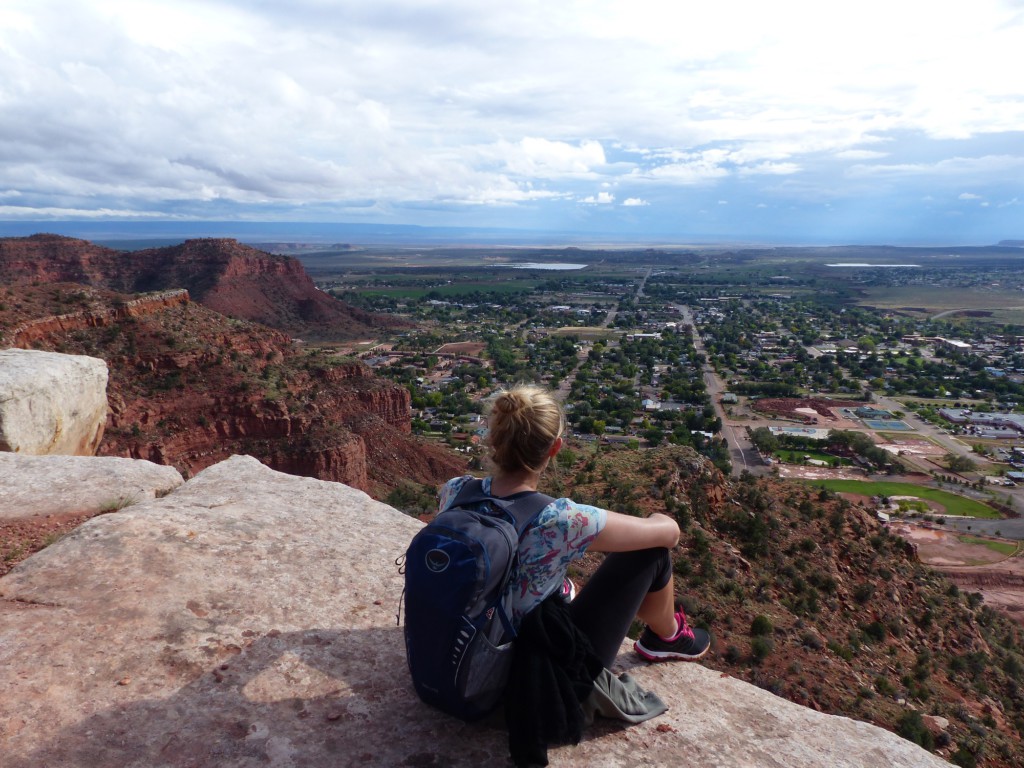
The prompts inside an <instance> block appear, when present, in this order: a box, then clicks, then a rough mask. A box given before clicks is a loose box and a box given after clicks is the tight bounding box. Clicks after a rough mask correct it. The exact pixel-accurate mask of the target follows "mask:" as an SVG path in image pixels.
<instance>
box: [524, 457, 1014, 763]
mask: <svg viewBox="0 0 1024 768" xmlns="http://www.w3.org/2000/svg"><path fill="white" fill-rule="evenodd" d="M592 451H593V449H592V448H590V447H588V448H587V449H582V450H581V449H577V450H576V451H571V450H570V451H569V452H568V453H567V454H566V455H565V456H562V457H561V459H562V460H561V461H560V462H559V466H557V467H555V468H553V471H552V472H551V477H549V478H548V480H547V485H546V486H545V487H543V488H542V490H545V491H546V492H548V493H553V494H564V495H569V496H572V497H573V498H575V499H577V500H579V501H584V502H590V503H595V504H599V505H602V506H605V507H607V508H610V509H616V510H620V511H625V512H630V513H634V514H649V513H650V512H654V511H660V512H665V513H667V514H670V515H673V516H675V518H676V519H677V520H678V521H679V523H680V525H681V527H682V529H683V537H682V545H681V546H680V548H679V549H678V550H677V552H676V553H675V569H676V582H677V594H679V595H681V596H682V597H683V600H684V604H685V606H686V608H687V609H688V612H689V614H690V616H691V617H692V619H693V621H694V622H695V623H697V624H699V625H701V626H705V627H707V628H708V629H710V630H711V632H712V633H713V635H714V639H715V645H714V651H715V652H714V654H713V655H712V656H711V657H710V659H708V660H706V661H705V662H704V663H705V664H708V665H711V666H713V667H715V668H718V669H721V670H722V671H723V672H726V673H728V674H731V675H735V676H737V677H741V678H743V679H745V680H748V681H750V682H753V683H755V684H757V685H759V686H761V687H763V688H766V689H768V690H770V691H772V692H773V693H776V694H778V695H779V696H783V697H785V698H787V699H790V700H792V701H795V702H798V703H801V704H804V705H806V706H808V707H812V708H814V709H818V710H822V711H827V712H832V713H836V714H843V715H848V716H850V717H855V718H858V719H862V720H867V721H870V722H872V723H875V724H877V725H880V726H883V727H885V728H888V729H890V730H893V731H895V732H897V733H900V734H901V735H903V736H904V737H906V738H908V739H911V740H912V741H915V742H917V743H919V744H921V745H923V746H925V747H927V748H929V749H933V750H936V751H938V752H939V753H940V754H942V755H944V756H946V757H947V758H948V759H951V760H952V761H953V762H954V763H955V764H957V765H961V766H972V765H984V766H1018V765H1022V764H1024V747H1022V746H1021V742H1020V737H1021V735H1022V733H1024V693H1022V690H1021V687H1020V680H1021V675H1022V673H1024V657H1022V655H1021V631H1020V628H1019V627H1018V626H1016V625H1015V624H1013V623H1012V622H1010V621H1009V620H1008V619H1006V618H1005V617H1004V616H1003V615H1002V614H1000V613H997V612H996V611H994V610H992V609H990V608H988V607H986V606H985V605H984V604H983V603H982V600H981V596H980V595H978V594H974V593H970V594H968V593H963V592H961V591H960V590H959V589H958V588H957V587H956V586H955V585H954V584H953V583H952V582H950V581H949V580H947V579H946V578H945V577H944V576H943V575H941V574H939V573H937V572H936V571H934V570H932V569H930V568H928V567H927V566H924V565H922V564H921V563H920V562H918V561H917V560H916V559H915V557H914V555H913V550H912V548H911V547H909V546H908V545H907V544H906V543H905V542H904V541H903V540H902V539H900V538H898V537H896V536H893V535H890V534H889V533H888V532H887V530H886V529H885V528H884V527H883V526H882V525H881V524H880V523H879V522H878V521H877V520H876V519H875V518H874V516H873V514H872V513H871V511H870V510H868V509H866V508H864V507H862V506H859V505H855V504H851V503H850V502H848V501H846V500H844V499H842V498H839V497H838V496H837V495H836V494H835V493H833V492H831V491H828V490H824V489H818V488H811V487H808V486H805V485H802V484H799V483H793V482H787V481H783V480H777V479H755V478H753V477H751V476H746V475H745V476H743V477H742V478H740V479H739V480H738V481H729V480H727V479H726V478H724V477H723V476H722V475H721V474H720V473H719V472H718V471H717V470H716V469H715V468H714V467H713V466H712V465H711V464H710V463H709V462H708V461H707V460H706V459H704V458H702V457H699V456H697V455H696V454H694V453H693V452H692V451H690V450H689V449H685V448H676V447H664V448H659V449H656V450H653V451H649V452H637V451H629V450H607V449H603V450H602V451H601V452H599V453H596V454H595V453H592ZM598 557H599V556H598V555H588V556H587V558H586V560H587V565H586V566H585V567H584V568H583V569H581V571H580V572H579V573H578V574H577V575H578V576H579V577H580V578H585V575H586V571H587V570H589V569H590V568H592V567H594V564H595V563H596V562H597V558H598ZM946 721H948V725H946Z"/></svg>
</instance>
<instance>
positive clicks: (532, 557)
mask: <svg viewBox="0 0 1024 768" xmlns="http://www.w3.org/2000/svg"><path fill="white" fill-rule="evenodd" d="M472 479H473V476H472V475H463V476H462V477H455V478H452V479H451V480H449V481H448V482H447V483H445V484H444V486H442V488H441V499H440V508H441V509H442V510H443V509H446V508H447V507H448V505H449V504H450V503H451V502H452V501H453V500H454V499H455V497H456V496H457V495H458V493H459V491H460V490H462V486H463V485H465V484H466V482H467V481H469V480H472ZM483 489H484V493H490V492H491V478H489V477H487V478H484V488H483ZM478 506H479V507H481V508H486V506H487V505H486V502H481V503H480V504H479V505H478ZM607 519H608V513H607V512H606V511H605V510H603V509H601V508H600V507H592V506H590V505H589V504H577V503H576V502H575V501H573V500H572V499H555V500H554V501H553V502H551V503H550V504H548V505H547V506H546V507H544V509H542V510H541V512H540V514H539V515H538V516H537V519H536V521H535V522H534V524H533V525H532V526H530V527H529V528H527V529H526V533H525V534H524V535H523V539H522V543H521V544H520V546H519V565H518V568H517V571H516V572H515V573H513V574H512V580H511V582H510V583H509V591H508V594H507V595H506V599H507V603H506V608H508V609H509V610H510V613H511V616H512V623H513V625H515V626H516V627H518V626H519V622H520V620H521V619H522V618H523V616H525V615H526V614H527V613H529V612H530V611H531V610H533V608H534V607H535V606H537V605H538V604H540V603H541V602H543V600H544V599H545V598H546V597H547V596H548V595H550V594H552V593H553V592H555V590H557V589H559V588H561V586H562V581H563V579H565V571H566V569H567V568H568V567H569V563H571V562H572V561H573V560H577V559H579V558H580V557H582V556H583V553H584V552H586V551H587V547H589V546H590V543H591V542H592V541H593V540H594V539H595V538H596V537H597V534H599V533H600V532H601V531H602V530H603V529H604V525H605V522H606V521H607Z"/></svg>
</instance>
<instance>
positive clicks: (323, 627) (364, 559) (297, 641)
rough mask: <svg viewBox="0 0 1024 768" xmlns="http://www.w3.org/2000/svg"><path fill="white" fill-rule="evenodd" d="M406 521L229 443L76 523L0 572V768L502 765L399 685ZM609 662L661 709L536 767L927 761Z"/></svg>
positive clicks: (693, 680)
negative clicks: (169, 487) (180, 477)
mask: <svg viewBox="0 0 1024 768" xmlns="http://www.w3.org/2000/svg"><path fill="white" fill-rule="evenodd" d="M419 526H420V523H418V522H417V521H415V520H413V519H411V518H409V517H406V516H404V515H402V514H400V513H399V512H397V511H395V510H394V509H392V508H390V507H388V506H386V505H384V504H381V503H378V502H375V501H373V500H372V499H370V498H369V497H368V496H366V495H365V494H363V493H361V492H359V491H356V490H353V489H351V488H348V487H346V486H343V485H339V484H336V483H330V482H325V481H319V480H312V479H308V478H298V477H293V476H289V475H284V474H281V473H277V472H274V471H272V470H270V469H268V468H266V467H264V466H263V465H261V464H260V463H259V462H257V461H256V460H254V459H251V458H248V457H234V458H232V459H230V460H228V461H225V462H222V463H220V464H217V465H215V466H213V467H211V468H209V469H207V470H205V471H203V472H202V473H200V474H199V475H197V476H196V477H195V478H193V479H192V480H190V481H189V482H187V483H185V484H184V485H183V486H181V487H180V488H178V489H177V490H175V491H174V492H173V493H171V494H169V495H168V496H166V497H164V498H162V499H158V500H153V501H149V502H145V503H142V504H138V505H135V506H132V507H130V508H128V509H125V510H124V511H122V512H118V513H113V514H108V515H103V516H101V517H97V518H95V519H93V520H91V521H89V522H88V523H86V524H85V525H83V526H82V527H81V528H79V529H78V530H77V531H76V532H75V533H73V534H72V535H70V536H68V537H66V538H65V539H63V540H61V541H59V542H58V543H56V544H54V545H53V546H51V547H50V548H48V549H47V550H44V551H43V552H41V553H39V554H37V555H35V556H33V557H32V558H30V559H28V560H26V561H25V562H23V563H22V564H21V565H19V566H18V567H17V568H16V569H15V570H14V571H12V572H11V573H10V574H8V575H7V576H6V577H4V578H3V579H0V690H3V691H4V696H3V697H0V724H2V731H0V750H2V752H3V755H4V760H3V764H4V766H5V768H30V767H31V768H36V766H40V765H50V766H108V765H119V766H135V767H138V768H142V767H143V766H211V767H213V766H218V767H222V766H223V767H227V768H230V767H231V766H310V767H313V768H316V767H318V766H332V767H334V766H348V765H352V766H356V765H358V766H367V765H388V766H392V765H406V766H479V765H483V764H505V763H506V762H507V758H506V755H507V749H506V734H505V732H504V730H503V729H502V728H501V727H500V726H499V725H496V724H495V723H484V724H476V725H464V724H462V723H459V722H457V721H455V720H452V719H451V718H448V717H446V716H444V715H441V714H440V713H438V712H436V711H433V710H431V709H429V708H428V707H426V706H425V705H423V704H421V703H420V702H419V701H418V700H417V699H416V697H415V695H414V693H413V691H412V687H411V684H410V683H409V680H408V676H407V671H406V666H405V659H404V651H403V646H402V633H401V629H400V628H399V627H398V626H397V625H396V616H395V614H396V610H397V608H398V601H399V597H400V595H401V591H402V579H401V576H400V575H399V573H398V568H397V567H396V565H395V562H394V561H395V559H396V558H397V557H399V556H400V555H401V554H402V552H403V551H404V549H405V546H406V544H407V542H408V540H409V538H410V537H411V536H412V534H413V533H414V532H415V531H416V530H417V529H418V527H419ZM69 574H73V575H74V578H69ZM619 665H620V667H621V668H623V669H629V670H631V671H632V673H633V674H634V676H636V677H637V678H638V679H639V681H640V682H641V684H643V685H645V686H646V687H648V688H651V689H653V690H655V691H657V692H658V693H659V694H660V695H661V696H662V697H663V698H664V699H665V700H666V701H667V703H668V704H669V706H670V711H669V712H668V713H667V714H666V715H664V716H662V717H660V718H656V719H655V720H652V721H650V722H648V723H644V724H641V725H638V726H633V727H630V728H623V727H620V725H619V724H617V723H612V722H606V721H600V722H599V723H598V724H597V725H596V726H595V727H594V728H592V729H591V730H590V731H588V732H587V734H586V735H585V737H584V740H583V742H582V743H581V744H580V745H579V746H577V747H570V746H567V747H559V748H557V749H553V750H552V751H551V753H550V757H551V761H552V765H567V766H591V765H601V766H632V765H650V766H660V765H665V766H669V765H671V766H676V765H708V766H757V767H758V768H765V767H771V766H779V767H781V766H786V767H787V768H793V767H794V766H808V768H809V767H810V766H814V767H815V768H819V767H821V766H872V767H874V766H880V765H885V766H906V767H907V768H910V767H911V766H913V767H914V768H927V767H928V766H942V765H946V763H944V762H943V761H942V760H940V759H939V758H937V757H935V756H933V755H931V754H929V753H927V752H925V751H923V750H921V749H920V748H918V747H917V746H915V745H913V744H911V743H910V742H907V741H904V740H903V739H900V738H899V737H897V736H895V735H893V734H891V733H889V732H887V731H884V730H881V729H879V728H876V727H874V726H871V725H868V724H865V723H860V722H856V721H853V720H849V719H845V718H839V717H833V716H829V715H824V714H821V713H818V712H815V711H812V710H810V709H805V708H803V707H800V706H797V705H795V704H792V703H789V702H787V701H785V700H783V699H780V698H777V697H775V696H773V695H772V694H770V693H768V692H766V691H763V690H761V689H758V688H754V687H752V686H750V685H748V684H746V683H743V682H740V681H737V680H735V679H732V678H729V677H725V676H722V675H721V674H720V673H718V672H714V671H712V670H709V669H706V668H704V667H701V666H700V665H697V664H690V665H687V664H670V665H661V666H648V665H645V664H643V663H641V662H638V661H637V660H636V659H635V657H634V656H633V655H632V654H631V653H630V652H629V651H628V647H627V646H625V645H624V646H623V653H622V655H620V657H619Z"/></svg>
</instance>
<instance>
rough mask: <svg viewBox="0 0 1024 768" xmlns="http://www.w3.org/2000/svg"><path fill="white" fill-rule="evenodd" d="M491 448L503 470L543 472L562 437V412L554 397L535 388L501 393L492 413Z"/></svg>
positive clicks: (527, 386)
mask: <svg viewBox="0 0 1024 768" xmlns="http://www.w3.org/2000/svg"><path fill="white" fill-rule="evenodd" d="M487 423H488V432H487V444H488V445H489V446H490V447H491V459H492V460H493V461H494V463H495V464H496V465H497V466H498V467H499V468H500V469H502V470H504V471H506V472H515V471H519V470H523V469H529V470H531V471H534V472H539V471H540V470H541V469H542V468H543V466H544V461H545V460H546V459H547V457H548V453H549V451H550V450H551V446H552V445H553V444H554V442H555V440H557V439H558V438H559V437H561V435H562V429H563V427H564V417H563V415H562V409H561V407H560V406H559V405H558V403H557V402H556V401H555V398H554V397H553V396H552V395H551V393H550V392H549V391H548V390H546V389H544V388H543V387H538V386H536V385H533V384H517V385H516V386H514V387H512V388H511V389H508V390H500V391H499V392H498V393H497V395H496V396H495V397H494V399H493V400H492V401H491V404H490V410H489V412H488V418H487Z"/></svg>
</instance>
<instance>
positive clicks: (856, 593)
mask: <svg viewBox="0 0 1024 768" xmlns="http://www.w3.org/2000/svg"><path fill="white" fill-rule="evenodd" d="M874 594H875V585H874V584H869V583H868V582H864V583H862V584H858V585H857V586H856V587H855V588H854V590H853V599H854V600H856V601H857V602H858V603H860V604H861V605H864V604H865V603H866V602H867V601H868V600H870V599H871V598H872V596H873V595H874Z"/></svg>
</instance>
